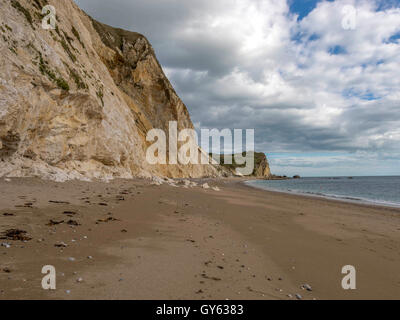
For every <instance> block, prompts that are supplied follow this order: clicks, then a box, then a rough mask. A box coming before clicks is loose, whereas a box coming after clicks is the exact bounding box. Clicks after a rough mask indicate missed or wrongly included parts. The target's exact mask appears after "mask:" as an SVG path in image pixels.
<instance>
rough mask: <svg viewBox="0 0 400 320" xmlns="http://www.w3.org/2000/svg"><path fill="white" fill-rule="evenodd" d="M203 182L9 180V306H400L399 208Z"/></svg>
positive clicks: (0, 254)
mask: <svg viewBox="0 0 400 320" xmlns="http://www.w3.org/2000/svg"><path fill="white" fill-rule="evenodd" d="M197 182H198V183H203V182H204V181H197ZM206 182H207V183H208V184H209V185H210V186H218V187H219V188H220V189H221V190H220V191H215V190H212V189H203V188H201V187H193V188H183V186H182V185H180V186H179V187H173V186H170V185H167V184H164V185H161V186H157V185H151V183H150V182H148V181H144V180H114V181H111V182H109V183H105V182H92V183H89V182H81V181H70V182H66V183H56V182H49V181H44V180H39V179H33V178H32V179H30V178H24V179H15V178H13V179H11V180H10V181H6V180H5V179H3V178H2V179H1V180H0V190H1V192H0V234H1V235H0V237H3V238H6V239H0V244H2V246H0V299H2V300H3V299H288V300H290V299H298V298H300V296H301V299H304V300H309V299H399V298H400V274H399V270H400V209H396V208H389V207H377V206H368V205H361V204H360V205H359V204H352V203H345V202H338V201H333V200H327V199H322V198H311V197H305V196H297V195H289V194H282V193H275V192H268V191H264V190H257V189H253V188H251V187H248V186H246V185H244V184H243V181H242V180H239V179H237V180H236V179H227V180H215V181H214V180H207V181H206ZM10 229H17V230H20V231H26V233H19V235H20V236H22V240H23V239H25V241H21V240H12V239H11V238H8V239H7V236H5V234H4V232H6V231H7V230H10ZM14 235H15V233H14ZM29 238H31V239H30V240H28V239H29ZM45 265H52V266H54V267H55V268H56V275H57V278H56V284H57V289H56V290H44V289H42V286H41V281H42V277H43V276H44V275H43V274H42V273H41V270H42V267H43V266H45ZM345 265H352V266H354V267H355V268H356V270H357V289H356V290H343V288H342V286H341V281H342V278H343V277H344V275H343V274H342V273H341V270H342V267H343V266H345ZM305 284H308V285H309V286H310V287H311V288H312V291H308V290H305V289H304V288H302V286H303V285H305ZM296 295H298V296H297V297H296Z"/></svg>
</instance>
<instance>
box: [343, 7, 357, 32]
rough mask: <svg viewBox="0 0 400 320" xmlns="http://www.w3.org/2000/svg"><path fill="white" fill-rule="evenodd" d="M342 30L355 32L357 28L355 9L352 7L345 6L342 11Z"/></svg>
mask: <svg viewBox="0 0 400 320" xmlns="http://www.w3.org/2000/svg"><path fill="white" fill-rule="evenodd" d="M342 14H343V19H342V28H343V29H344V30H355V29H356V27H357V9H356V8H355V7H354V6H352V5H346V6H344V7H343V9H342Z"/></svg>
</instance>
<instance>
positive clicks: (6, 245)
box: [1, 242, 11, 249]
mask: <svg viewBox="0 0 400 320" xmlns="http://www.w3.org/2000/svg"><path fill="white" fill-rule="evenodd" d="M1 246H2V247H5V248H7V249H8V248H11V245H10V244H9V243H7V242H3V243H2V244H1Z"/></svg>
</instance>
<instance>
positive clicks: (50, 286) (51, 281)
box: [42, 265, 56, 290]
mask: <svg viewBox="0 0 400 320" xmlns="http://www.w3.org/2000/svg"><path fill="white" fill-rule="evenodd" d="M42 274H45V276H44V277H43V279H42V288H43V289H44V290H56V268H54V267H53V266H50V265H47V266H44V267H43V268H42Z"/></svg>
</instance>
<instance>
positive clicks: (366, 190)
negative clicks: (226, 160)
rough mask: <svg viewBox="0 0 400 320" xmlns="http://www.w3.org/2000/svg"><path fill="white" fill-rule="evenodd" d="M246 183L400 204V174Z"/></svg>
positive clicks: (262, 187)
mask: <svg viewBox="0 0 400 320" xmlns="http://www.w3.org/2000/svg"><path fill="white" fill-rule="evenodd" d="M246 184H248V185H250V186H253V187H256V188H260V189H265V190H271V191H280V192H286V193H294V194H304V195H312V196H318V197H325V198H331V199H336V200H343V201H350V202H361V203H368V204H376V205H384V206H391V207H400V176H390V177H381V176H379V177H320V178H301V179H289V180H253V181H247V182H246Z"/></svg>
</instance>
